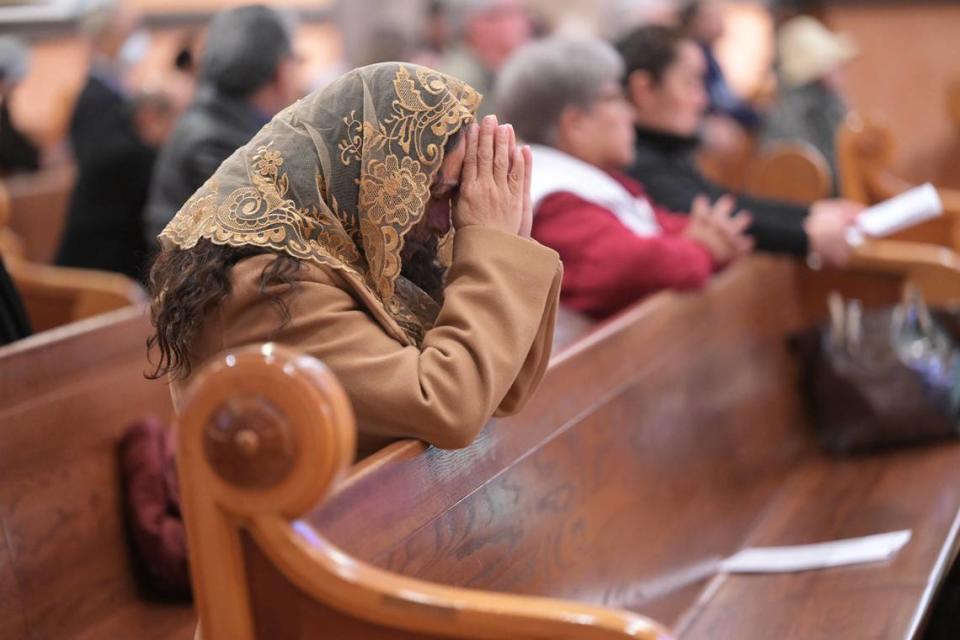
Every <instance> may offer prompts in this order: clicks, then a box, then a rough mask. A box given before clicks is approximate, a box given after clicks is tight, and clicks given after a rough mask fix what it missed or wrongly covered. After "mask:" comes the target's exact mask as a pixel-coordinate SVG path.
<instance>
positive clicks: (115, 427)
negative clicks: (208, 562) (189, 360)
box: [0, 307, 194, 640]
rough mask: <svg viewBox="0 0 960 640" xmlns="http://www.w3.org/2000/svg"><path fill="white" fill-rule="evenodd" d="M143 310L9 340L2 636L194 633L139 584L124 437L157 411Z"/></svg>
mask: <svg viewBox="0 0 960 640" xmlns="http://www.w3.org/2000/svg"><path fill="white" fill-rule="evenodd" d="M149 330H150V325H149V320H148V318H147V316H146V313H145V310H144V309H143V308H141V307H135V308H128V309H124V310H121V311H117V312H113V313H110V314H106V315H103V316H99V317H97V318H92V319H90V320H86V321H83V322H79V323H76V324H73V325H70V326H68V327H63V328H60V329H56V330H53V331H49V332H47V333H45V334H43V335H37V336H34V337H32V338H28V339H26V340H23V341H21V342H18V343H14V344H12V345H8V346H6V347H3V348H0V638H3V639H4V640H107V639H110V640H112V639H115V638H116V639H128V638H129V639H131V640H133V639H138V640H139V639H144V640H189V639H190V638H192V634H193V627H194V615H193V611H192V609H191V607H190V606H187V605H164V604H154V603H149V602H147V601H145V600H144V599H143V598H142V597H141V596H140V594H139V593H138V590H137V586H136V583H135V580H134V575H133V572H132V570H131V563H130V559H129V557H128V551H127V542H126V535H125V530H124V524H123V518H122V516H121V504H120V500H121V499H120V495H121V486H120V479H119V464H118V458H117V444H118V442H119V439H120V436H121V435H122V433H123V430H124V428H125V427H127V426H128V425H129V424H130V423H132V422H133V421H135V420H137V419H140V418H143V417H145V416H147V415H150V414H153V415H156V416H157V417H159V418H161V419H163V420H169V419H170V417H171V414H172V407H171V402H170V396H169V392H168V390H167V387H166V385H165V384H164V383H163V382H150V381H147V380H145V379H144V377H143V372H144V371H145V370H146V368H147V363H146V358H145V353H146V351H145V341H146V338H147V336H148V335H149Z"/></svg>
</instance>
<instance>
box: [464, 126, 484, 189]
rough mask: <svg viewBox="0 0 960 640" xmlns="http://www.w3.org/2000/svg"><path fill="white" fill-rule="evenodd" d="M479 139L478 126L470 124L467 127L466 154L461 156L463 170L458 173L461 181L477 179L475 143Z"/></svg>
mask: <svg viewBox="0 0 960 640" xmlns="http://www.w3.org/2000/svg"><path fill="white" fill-rule="evenodd" d="M479 137H480V125H478V124H477V123H476V122H471V123H470V124H469V125H467V145H466V153H465V155H464V156H463V169H461V171H460V180H461V181H471V180H476V179H477V143H478V140H479Z"/></svg>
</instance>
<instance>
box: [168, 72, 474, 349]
mask: <svg viewBox="0 0 960 640" xmlns="http://www.w3.org/2000/svg"><path fill="white" fill-rule="evenodd" d="M479 103H480V95H479V94H478V93H477V92H476V91H474V90H473V89H472V88H471V87H469V86H468V85H466V84H464V83H463V82H461V81H459V80H456V79H454V78H450V77H449V76H445V75H443V74H440V73H438V72H436V71H432V70H430V69H426V68H423V67H417V66H415V65H408V64H401V63H384V64H377V65H371V66H369V67H363V68H361V69H357V70H355V71H352V72H350V73H348V74H345V75H344V76H342V77H341V78H340V79H339V80H337V81H336V82H334V83H333V84H331V85H330V86H329V87H327V88H325V89H323V90H320V91H318V92H315V93H313V94H311V95H310V96H307V97H306V98H304V99H302V100H300V101H299V102H298V103H296V104H295V105H293V106H291V107H288V108H287V109H285V110H284V111H283V112H281V113H280V114H278V115H277V116H276V117H275V118H274V119H273V120H272V121H271V122H270V123H269V124H268V125H267V126H265V127H264V128H263V129H262V130H261V131H260V133H258V134H257V135H256V136H255V137H254V138H253V140H251V141H250V142H249V143H248V144H247V145H246V146H244V147H242V148H241V149H239V150H238V151H237V152H236V153H234V154H233V155H232V156H231V157H230V158H228V159H227V160H226V161H225V162H224V163H223V164H222V165H221V167H220V168H219V169H218V170H217V172H216V173H215V174H214V176H213V177H212V178H211V179H210V180H208V181H207V183H206V184H205V185H204V186H203V187H201V188H200V190H199V191H197V193H195V194H194V195H193V197H191V198H190V200H188V201H187V203H186V204H184V206H183V208H182V209H181V210H180V211H179V212H178V213H177V215H176V216H175V217H174V219H173V220H172V221H171V222H170V224H169V225H168V226H167V228H166V229H165V230H164V231H163V233H162V234H161V236H160V240H161V242H162V243H163V244H164V245H165V246H167V247H179V248H181V249H189V248H191V247H193V246H195V245H196V243H197V242H198V241H199V240H200V238H205V239H207V240H210V241H212V242H214V243H217V244H226V245H231V246H244V245H253V246H258V247H265V248H270V249H273V250H275V251H282V252H284V253H287V254H288V255H291V256H293V257H295V258H298V259H301V260H306V261H312V262H314V263H316V264H320V265H325V266H328V267H332V268H335V269H338V270H340V271H342V272H344V273H347V274H350V275H352V276H353V281H354V282H359V283H360V285H361V286H363V287H365V288H366V289H367V290H368V291H369V292H370V293H372V294H373V297H374V298H375V299H376V300H378V301H379V303H380V304H381V305H382V308H383V310H384V311H386V313H387V314H388V315H389V316H390V317H391V318H392V319H393V320H394V321H395V322H396V324H397V326H399V327H400V328H401V330H402V331H403V333H404V334H405V335H406V337H407V338H408V339H409V340H410V341H411V342H414V343H419V342H420V341H421V339H422V337H423V334H424V332H425V331H426V330H427V329H429V328H430V327H431V326H432V325H433V322H434V321H435V318H436V314H437V312H438V311H439V309H438V306H437V305H436V303H435V302H433V301H432V299H430V298H429V296H428V295H427V294H426V293H424V292H423V291H422V290H420V289H419V288H418V287H417V286H416V285H414V284H413V283H411V282H409V281H407V280H406V279H405V278H403V277H402V275H401V267H402V264H401V251H402V249H403V239H404V237H405V235H406V234H407V232H408V231H409V230H410V229H411V228H412V227H414V226H415V225H416V224H417V223H419V222H420V220H421V219H422V217H423V215H424V211H425V209H426V205H427V202H428V200H429V198H430V185H431V183H432V181H433V179H434V176H435V175H436V173H437V171H438V170H439V168H440V163H441V162H442V160H443V147H444V145H445V144H446V142H447V140H448V139H449V137H450V136H451V135H453V134H454V133H456V132H457V131H458V130H459V129H460V128H461V127H462V126H463V125H464V124H465V123H466V122H468V121H470V120H471V119H472V118H473V117H474V114H475V112H476V109H477V106H478V105H479ZM449 240H450V238H449V237H448V238H445V241H444V245H445V246H447V247H448V246H449Z"/></svg>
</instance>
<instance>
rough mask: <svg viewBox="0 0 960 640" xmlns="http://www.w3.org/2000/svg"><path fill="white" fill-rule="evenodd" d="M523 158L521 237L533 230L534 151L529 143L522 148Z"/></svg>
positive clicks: (526, 235)
mask: <svg viewBox="0 0 960 640" xmlns="http://www.w3.org/2000/svg"><path fill="white" fill-rule="evenodd" d="M520 155H521V157H522V158H523V217H522V218H521V221H520V237H521V238H529V237H530V235H531V233H532V231H533V199H532V198H531V197H530V183H531V182H532V180H533V151H531V150H530V146H529V145H523V148H522V149H521V150H520Z"/></svg>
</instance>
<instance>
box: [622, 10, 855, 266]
mask: <svg viewBox="0 0 960 640" xmlns="http://www.w3.org/2000/svg"><path fill="white" fill-rule="evenodd" d="M617 48H618V49H619V51H620V54H621V55H622V56H623V59H624V61H625V63H626V76H625V78H624V86H625V88H626V91H627V95H628V97H629V98H630V101H631V102H632V103H633V106H634V109H635V118H636V145H637V146H636V157H635V159H634V162H633V164H632V166H631V168H630V169H629V171H628V173H629V174H630V175H631V176H632V177H633V178H635V179H637V180H640V181H641V182H643V184H644V185H645V186H646V188H647V190H648V191H649V193H650V195H651V196H652V197H653V199H654V200H656V201H657V202H660V203H662V204H664V205H665V206H667V207H670V208H671V209H673V210H674V211H688V210H690V207H691V206H692V205H693V202H694V201H695V199H696V198H697V197H698V196H703V195H705V196H707V197H708V198H709V199H710V200H716V199H718V198H721V197H723V196H724V195H726V193H727V190H726V189H724V188H722V187H720V186H718V185H716V184H714V183H712V182H710V181H709V180H708V179H707V178H706V177H704V176H703V174H702V173H700V170H699V168H698V167H697V164H696V160H695V153H696V151H697V148H698V146H699V145H700V137H699V133H700V131H701V129H702V126H703V120H704V116H705V113H706V111H707V109H708V104H709V100H708V97H707V95H706V91H705V90H704V85H703V76H704V74H705V73H706V72H707V63H706V60H705V59H704V56H703V52H702V49H701V48H700V46H698V45H697V43H695V42H694V41H693V40H691V39H690V38H688V37H686V36H684V34H683V32H681V31H680V30H678V29H676V28H673V27H664V26H655V25H649V26H645V27H640V28H639V29H636V30H635V31H634V32H633V33H631V34H629V35H628V36H627V37H625V38H624V39H623V40H621V41H620V42H619V43H618V45H617ZM734 195H735V196H736V202H737V208H740V209H747V210H749V211H750V213H751V214H752V216H753V223H752V224H751V225H750V227H749V228H748V229H747V232H748V233H749V234H750V235H751V236H753V238H754V239H755V241H756V246H757V248H758V249H760V250H762V251H772V252H777V253H787V254H791V255H795V256H798V257H803V256H806V255H807V254H808V253H813V254H816V255H817V256H818V257H819V258H822V259H823V260H825V261H827V262H828V263H830V264H833V265H837V266H842V265H843V264H845V263H846V261H847V260H848V258H849V255H850V247H849V246H848V245H847V242H846V232H847V229H848V227H849V226H850V225H851V224H852V223H853V221H854V219H855V217H856V215H857V214H858V213H859V212H860V210H861V209H862V205H859V204H856V203H853V202H849V201H845V200H820V201H817V202H814V203H812V204H811V205H809V206H802V205H795V204H788V203H784V202H779V201H776V200H770V199H766V198H752V197H748V196H745V195H742V194H734Z"/></svg>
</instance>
